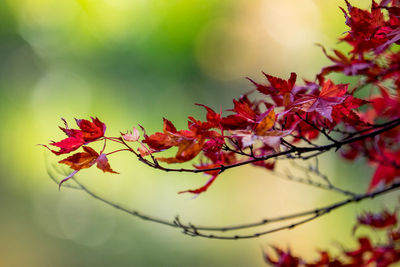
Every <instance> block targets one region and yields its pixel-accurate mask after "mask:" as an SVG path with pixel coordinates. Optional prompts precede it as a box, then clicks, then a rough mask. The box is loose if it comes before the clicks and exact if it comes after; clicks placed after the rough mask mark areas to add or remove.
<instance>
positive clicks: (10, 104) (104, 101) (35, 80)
mask: <svg viewBox="0 0 400 267" xmlns="http://www.w3.org/2000/svg"><path fill="white" fill-rule="evenodd" d="M360 2H362V3H360ZM339 4H340V5H342V6H343V5H344V3H342V2H338V1H312V0H303V1H295V0H285V1H272V0H250V1H249V0H234V1H228V0H218V1H217V0H201V1H200V0H184V1H183V0H168V1H167V0H75V1H74V0H2V1H0V99H1V105H0V110H1V112H0V114H1V134H2V138H1V140H0V148H1V151H2V153H1V155H0V167H1V168H0V210H1V213H0V214H1V215H0V266H7V267H8V266H33V267H35V266H264V263H263V259H262V253H261V251H262V249H269V247H268V246H269V245H278V246H281V247H282V248H288V247H290V248H291V249H292V251H294V253H295V254H298V255H303V256H305V258H308V259H311V258H314V257H316V255H317V249H323V248H327V247H330V248H333V249H334V250H335V249H336V250H337V249H338V246H337V245H335V242H336V241H341V242H342V243H344V244H345V245H349V246H351V245H352V244H354V243H353V241H352V239H351V237H350V235H351V227H352V225H353V223H354V220H355V214H357V213H358V212H359V211H361V210H362V207H361V206H355V205H353V206H349V207H346V208H344V209H342V210H340V211H337V212H335V213H333V214H330V215H327V216H325V217H324V218H321V219H319V220H316V221H314V222H312V223H309V224H307V225H304V226H301V227H298V228H295V229H293V230H291V231H284V232H280V233H276V234H272V235H268V236H265V237H262V238H259V239H253V240H243V241H218V240H205V239H201V238H192V237H189V236H185V235H183V234H181V233H180V232H179V231H177V230H175V229H170V228H168V227H164V226H160V225H155V224H153V223H148V222H143V221H140V220H138V219H136V218H133V217H131V216H129V215H126V214H123V213H121V212H120V211H118V210H115V209H113V208H110V207H107V206H105V205H104V204H102V203H100V202H98V201H96V200H94V199H92V198H90V197H89V196H88V195H85V194H84V193H81V192H75V191H73V190H69V189H67V188H64V189H62V190H61V192H60V191H58V189H57V185H56V184H55V183H53V182H52V181H51V180H50V179H49V177H48V175H47V173H46V161H48V162H56V161H57V160H59V159H58V158H57V157H55V156H54V155H52V154H51V153H50V152H48V151H47V150H45V149H44V148H42V147H40V146H36V144H41V143H48V142H49V140H56V141H57V140H60V139H61V138H63V135H62V133H61V132H60V130H59V129H58V127H57V126H59V125H62V122H61V120H60V118H61V117H63V118H66V119H67V120H68V121H70V122H71V124H72V122H73V118H75V117H77V118H88V117H90V116H98V117H99V118H100V119H101V120H102V121H104V122H105V123H106V124H107V127H108V128H107V134H108V135H114V136H117V135H118V134H119V132H120V131H126V130H128V129H131V128H132V127H133V126H137V124H138V123H140V124H142V125H143V126H144V127H145V128H146V129H148V131H149V132H153V131H156V130H160V129H161V124H162V117H166V118H168V119H170V120H172V121H173V122H174V123H175V124H176V126H177V127H179V128H183V127H186V117H187V115H194V116H195V117H197V118H201V119H202V118H204V110H203V109H201V108H199V107H197V106H194V105H193V103H204V104H206V105H208V106H210V107H213V108H214V109H216V110H220V109H223V110H225V109H228V108H230V107H231V101H232V98H237V97H238V96H239V95H240V94H241V93H244V92H246V91H248V90H249V89H252V86H251V84H250V83H249V82H248V81H247V80H245V79H244V77H246V76H249V77H252V78H253V79H256V80H258V81H262V75H261V71H265V72H267V73H270V74H272V75H276V76H281V77H285V78H286V77H288V76H289V73H290V72H291V71H295V72H297V73H298V75H299V76H300V77H304V78H307V79H313V78H314V75H315V74H316V73H317V72H318V71H319V70H320V68H321V67H322V66H324V65H326V64H328V61H327V60H326V59H325V58H324V57H323V55H322V53H321V51H320V49H319V48H318V47H317V46H315V45H314V44H315V43H321V44H324V45H325V46H326V47H331V48H332V47H338V44H337V39H336V38H337V37H338V36H340V34H342V33H343V32H344V31H345V30H346V26H345V25H344V18H343V14H342V13H341V11H340V10H339V9H338V7H337V6H338V5H339ZM357 5H361V6H364V7H365V6H368V5H369V1H357ZM109 160H110V162H111V166H112V167H113V169H114V170H116V171H118V172H120V173H121V174H120V175H113V174H110V175H106V174H103V173H101V172H100V171H99V170H97V169H93V170H85V171H82V172H81V174H80V175H79V179H80V181H81V182H83V183H84V184H85V185H87V186H88V187H90V188H91V189H92V190H94V191H96V192H98V193H100V194H102V195H103V196H104V197H106V198H110V199H113V200H116V201H117V202H120V203H123V204H124V205H126V206H128V207H132V208H134V209H138V210H140V211H143V212H144V213H148V214H155V215H157V216H158V217H163V218H167V219H168V218H170V219H172V218H173V217H174V216H175V215H177V214H179V215H180V216H181V219H182V220H183V221H184V222H188V221H190V222H192V223H195V224H196V223H199V224H208V225H222V224H235V223H240V222H250V221H254V220H259V219H261V218H264V217H268V216H277V215H283V214H286V213H289V212H291V211H300V210H305V209H308V208H311V207H315V206H320V205H323V204H324V203H328V202H330V201H332V200H334V199H339V198H340V196H337V195H335V194H333V193H326V192H320V191H318V190H315V189H313V188H307V187H306V186H302V185H298V184H293V183H290V182H287V181H282V180H279V179H277V178H275V177H274V176H273V175H272V174H271V173H269V172H266V171H264V170H262V169H258V168H252V167H243V168H240V169H237V170H233V171H230V172H227V173H224V175H222V176H221V177H220V178H219V179H218V180H217V181H216V182H215V184H214V185H213V186H212V187H211V188H210V189H209V190H208V191H207V193H205V194H203V195H201V196H199V197H198V198H196V199H192V198H191V196H188V195H185V194H183V195H178V194H177V192H178V191H181V190H185V189H189V188H196V187H199V186H201V185H203V184H204V183H205V181H206V180H207V178H206V177H204V176H201V175H189V174H167V173H161V172H158V171H156V170H152V169H149V168H146V167H145V166H143V165H141V164H139V163H138V162H137V160H136V159H135V158H133V157H132V156H130V155H127V154H115V155H113V156H110V157H109ZM364 166H365V165H364V164H363V162H359V163H357V164H353V165H349V164H346V163H344V162H343V161H340V160H336V157H335V156H334V155H333V154H331V155H330V157H329V156H327V157H326V158H324V161H323V164H322V166H321V169H322V170H323V171H326V172H327V173H329V174H330V177H331V179H332V180H333V181H336V182H337V183H338V184H340V185H343V186H345V187H351V186H352V187H353V188H356V189H357V190H359V191H360V192H362V191H364V190H365V189H366V186H367V183H368V179H366V178H365V177H370V175H371V172H372V171H371V170H370V169H368V168H365V167H364ZM60 178H62V177H60ZM391 202H392V198H390V197H386V198H381V199H380V201H379V202H370V203H367V204H369V205H370V206H375V207H382V206H385V205H386V206H390V203H391Z"/></svg>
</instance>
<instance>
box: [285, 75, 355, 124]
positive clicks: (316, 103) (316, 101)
mask: <svg viewBox="0 0 400 267" xmlns="http://www.w3.org/2000/svg"><path fill="white" fill-rule="evenodd" d="M347 87H348V84H334V83H333V82H332V81H331V80H327V81H325V82H324V84H323V85H322V89H321V92H320V93H319V95H311V94H310V95H304V96H303V97H301V98H299V99H297V100H296V101H294V102H293V103H292V104H291V107H292V108H293V109H295V110H296V109H297V110H301V111H305V112H314V111H315V112H317V113H318V114H319V115H320V116H322V117H325V118H327V119H328V120H329V121H332V109H333V107H334V106H336V105H338V104H340V103H342V102H343V101H344V100H345V98H346V97H345V96H344V95H345V94H346V92H347Z"/></svg>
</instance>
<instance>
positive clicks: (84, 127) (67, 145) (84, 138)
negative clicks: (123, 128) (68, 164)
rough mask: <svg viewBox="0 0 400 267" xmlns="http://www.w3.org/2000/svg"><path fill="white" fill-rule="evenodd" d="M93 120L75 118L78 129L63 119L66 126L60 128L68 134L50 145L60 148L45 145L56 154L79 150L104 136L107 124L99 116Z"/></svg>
mask: <svg viewBox="0 0 400 267" xmlns="http://www.w3.org/2000/svg"><path fill="white" fill-rule="evenodd" d="M91 119H92V122H90V121H88V120H83V119H75V120H76V123H77V125H78V127H79V128H80V130H78V129H70V128H69V127H68V124H67V122H66V121H65V120H64V119H62V120H63V122H64V124H65V127H64V128H63V127H60V129H61V130H62V131H63V132H64V133H65V134H66V135H67V136H68V138H65V139H63V140H61V141H59V142H52V143H50V145H52V146H56V147H58V148H60V150H59V151H56V150H53V149H50V148H49V147H48V146H46V145H43V146H44V147H46V148H48V149H49V150H50V151H51V152H53V153H54V154H56V155H61V154H67V153H70V152H72V151H74V150H77V149H78V148H80V147H81V146H82V145H85V144H88V143H90V142H93V141H96V140H98V139H99V138H101V137H103V136H104V133H105V131H106V125H105V124H104V123H102V122H101V121H100V120H99V119H98V118H93V117H92V118H91Z"/></svg>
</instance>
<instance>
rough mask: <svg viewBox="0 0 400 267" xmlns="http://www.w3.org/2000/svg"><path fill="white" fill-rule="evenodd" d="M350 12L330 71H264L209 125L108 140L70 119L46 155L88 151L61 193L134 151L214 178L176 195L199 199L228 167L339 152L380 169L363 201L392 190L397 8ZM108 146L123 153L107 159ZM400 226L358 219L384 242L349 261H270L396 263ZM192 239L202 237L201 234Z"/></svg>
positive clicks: (397, 151)
mask: <svg viewBox="0 0 400 267" xmlns="http://www.w3.org/2000/svg"><path fill="white" fill-rule="evenodd" d="M346 5H347V6H346V8H341V9H342V11H343V13H344V16H345V23H346V25H347V26H348V27H349V29H348V31H347V32H346V33H345V34H344V35H343V36H342V37H340V41H341V42H344V43H346V44H348V45H349V47H350V51H349V52H348V53H345V52H341V51H339V50H333V51H332V52H329V53H328V52H327V51H326V49H325V48H324V47H322V46H321V47H322V50H323V53H324V54H325V55H326V57H327V58H328V59H329V60H330V61H331V62H332V63H331V64H330V65H329V66H325V67H323V68H322V69H321V71H320V73H318V74H317V75H316V76H315V78H314V79H313V80H306V79H303V80H302V81H301V80H300V79H299V78H298V76H297V74H296V73H291V74H289V75H288V77H284V78H280V77H275V76H273V75H270V74H266V73H263V74H264V76H265V80H264V81H254V80H253V79H251V78H248V80H249V81H250V82H251V84H252V86H253V88H254V89H255V90H252V91H251V92H249V93H246V94H243V95H242V96H240V97H239V98H237V99H233V106H232V108H231V109H229V110H227V111H226V112H217V111H215V110H214V109H212V108H210V107H208V106H206V105H202V104H196V105H198V106H199V107H201V108H203V109H204V110H205V114H206V116H205V120H200V119H197V118H194V117H192V116H189V117H188V126H187V129H176V127H175V126H174V124H173V123H172V122H171V121H169V120H168V119H166V118H164V119H163V125H162V130H161V131H159V132H156V133H153V134H148V133H147V132H146V131H145V129H144V128H143V127H141V126H140V129H141V132H140V131H139V130H138V129H137V128H135V127H134V128H133V131H131V132H126V133H121V135H120V136H117V137H110V136H107V135H106V126H105V124H104V123H103V122H101V121H100V120H99V119H98V118H91V121H89V120H84V119H80V120H76V124H77V127H78V128H77V129H71V128H69V126H68V124H67V123H66V122H65V121H64V123H65V126H64V127H60V129H61V130H62V131H63V132H64V133H65V134H66V136H67V137H66V138H65V139H63V140H61V141H59V142H52V143H50V146H53V147H55V148H56V149H57V150H56V149H52V148H50V147H49V146H45V147H47V148H49V149H50V150H51V151H52V152H53V153H54V154H55V155H57V156H60V155H64V154H68V153H71V152H74V151H76V150H78V149H80V148H81V147H82V150H83V152H77V153H75V154H73V155H70V156H68V157H66V158H64V159H62V160H60V161H59V163H62V164H66V165H68V166H69V167H71V168H72V169H73V172H72V173H71V174H70V175H69V176H68V177H64V178H63V179H62V180H61V182H60V183H59V185H60V186H61V185H62V184H63V183H64V182H65V181H67V180H69V179H71V178H72V177H73V175H75V174H76V173H77V172H78V171H80V170H82V169H85V168H89V167H91V166H93V165H95V164H96V166H97V167H98V168H99V169H101V170H102V171H103V172H110V173H117V172H115V171H113V170H112V169H111V167H110V164H109V162H108V159H107V156H108V155H110V154H114V153H116V152H121V151H128V152H131V153H133V154H134V155H135V156H136V157H137V158H138V159H139V160H140V161H141V162H143V163H144V164H147V165H148V166H150V167H153V168H156V169H159V170H161V171H176V172H194V173H199V172H202V173H205V174H207V175H208V176H209V180H208V181H207V182H206V183H204V184H203V185H202V186H200V187H198V188H195V189H189V190H185V191H182V192H179V193H191V194H202V193H204V192H205V191H207V190H208V189H209V188H210V186H211V185H212V184H213V182H214V181H215V180H216V179H217V178H218V177H219V175H221V174H222V173H223V172H224V171H225V170H227V169H230V168H234V167H239V166H242V165H246V164H252V165H255V166H258V167H262V168H265V169H268V170H273V169H274V168H275V167H276V165H277V162H278V161H279V159H280V158H289V159H293V160H295V159H305V160H306V159H310V158H316V157H318V156H319V155H320V154H323V153H325V152H328V151H337V154H338V155H339V156H341V157H343V158H345V159H347V160H350V161H354V160H355V159H357V158H364V159H365V160H366V162H368V164H369V165H370V166H371V167H372V168H374V169H375V171H374V174H373V176H372V177H371V180H370V183H369V187H368V188H365V192H366V193H365V195H363V196H364V198H366V197H371V196H373V194H374V192H377V190H385V189H387V188H389V187H390V186H393V185H394V183H395V182H398V180H397V179H398V178H399V177H400V145H399V144H400V142H399V141H400V126H399V125H400V89H399V86H400V50H399V47H398V45H399V44H400V1H398V0H382V1H381V2H380V3H377V2H375V1H372V4H371V8H370V9H369V10H362V9H359V8H357V7H355V6H352V5H351V4H350V3H349V2H347V1H346ZM331 73H338V74H342V75H345V76H355V77H357V80H358V82H357V83H355V84H342V83H338V82H335V81H332V80H331V79H330V78H329V77H328V76H329V75H330V74H331ZM321 140H324V143H323V144H321ZM93 142H103V143H104V145H103V149H102V150H101V151H99V152H97V151H95V150H94V149H93V148H91V147H90V144H91V143H93ZM107 142H116V143H118V144H120V145H121V147H122V148H121V149H118V150H114V151H110V152H105V151H106V143H107ZM172 149H175V150H174V151H176V152H174V155H173V156H165V155H163V152H164V151H166V150H172ZM184 162H192V164H193V168H190V169H185V168H173V167H166V166H167V165H166V164H175V165H176V164H180V163H184ZM328 187H329V186H328ZM332 188H333V186H331V188H330V189H332ZM342 191H343V190H342ZM343 192H344V193H345V194H346V192H345V191H343ZM343 192H342V193H343ZM380 192H386V191H380ZM368 194H369V195H368ZM379 194H380V193H379ZM347 195H348V196H353V197H359V196H358V195H357V194H355V193H349V192H347ZM359 198H360V199H363V198H362V197H359ZM318 215H320V214H318ZM396 223H397V214H396V213H393V214H392V213H389V212H387V211H384V212H382V213H380V214H378V215H376V214H372V213H367V214H365V215H362V216H360V217H359V218H358V224H357V227H359V226H361V225H367V226H368V227H371V228H373V229H389V230H388V239H387V243H385V244H383V245H381V244H378V245H377V244H373V243H372V242H371V241H370V240H369V239H368V237H361V238H359V248H358V249H356V250H343V255H344V259H338V258H335V257H332V256H331V255H329V253H328V252H325V251H324V252H321V255H320V257H321V258H320V260H319V261H316V262H314V263H306V262H305V261H303V260H302V259H300V258H297V257H295V256H293V255H292V254H291V252H290V251H288V252H285V251H283V250H281V249H279V248H274V249H275V252H276V256H277V257H275V258H274V257H271V256H270V255H269V254H266V256H265V259H266V261H267V262H269V263H270V264H273V265H276V266H367V265H368V264H371V263H376V264H377V265H376V266H388V265H389V264H390V263H394V262H397V261H399V260H400V248H399V244H398V240H399V236H400V234H399V232H398V230H397V229H395V225H396ZM178 226H179V225H178ZM186 230H187V229H186ZM191 233H192V234H193V233H196V234H198V232H197V230H196V231H194V230H193V231H192V232H191ZM200 236H201V235H200ZM207 237H211V235H208V236H207ZM367 254H368V256H365V255H367ZM374 266H375V265H374Z"/></svg>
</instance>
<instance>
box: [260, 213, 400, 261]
mask: <svg viewBox="0 0 400 267" xmlns="http://www.w3.org/2000/svg"><path fill="white" fill-rule="evenodd" d="M397 217H398V215H397V211H394V212H389V211H387V210H382V211H381V212H377V213H372V212H365V213H364V214H362V215H360V216H359V217H358V218H357V224H356V226H355V229H356V228H357V227H359V226H364V227H367V228H369V229H371V230H373V231H374V232H376V231H386V240H385V241H384V242H382V241H381V242H380V243H375V242H373V241H372V239H371V238H370V237H368V236H365V235H363V236H359V237H357V241H358V248H356V249H354V250H350V249H345V248H342V251H341V252H340V253H341V254H340V256H337V257H334V256H332V255H331V254H330V253H329V252H328V251H320V252H319V254H320V255H319V259H317V260H316V261H311V262H307V261H306V260H304V259H302V258H300V257H297V256H294V255H293V254H292V253H291V251H290V250H287V251H284V250H282V249H280V248H278V247H273V250H274V252H275V253H269V252H264V260H265V262H266V263H268V264H271V265H272V266H277V267H300V266H304V267H326V266H332V267H342V266H346V267H358V266H379V267H386V266H389V265H391V264H393V263H397V262H399V261H400V229H399V227H398V226H397ZM353 233H354V231H353ZM273 254H275V255H273Z"/></svg>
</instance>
